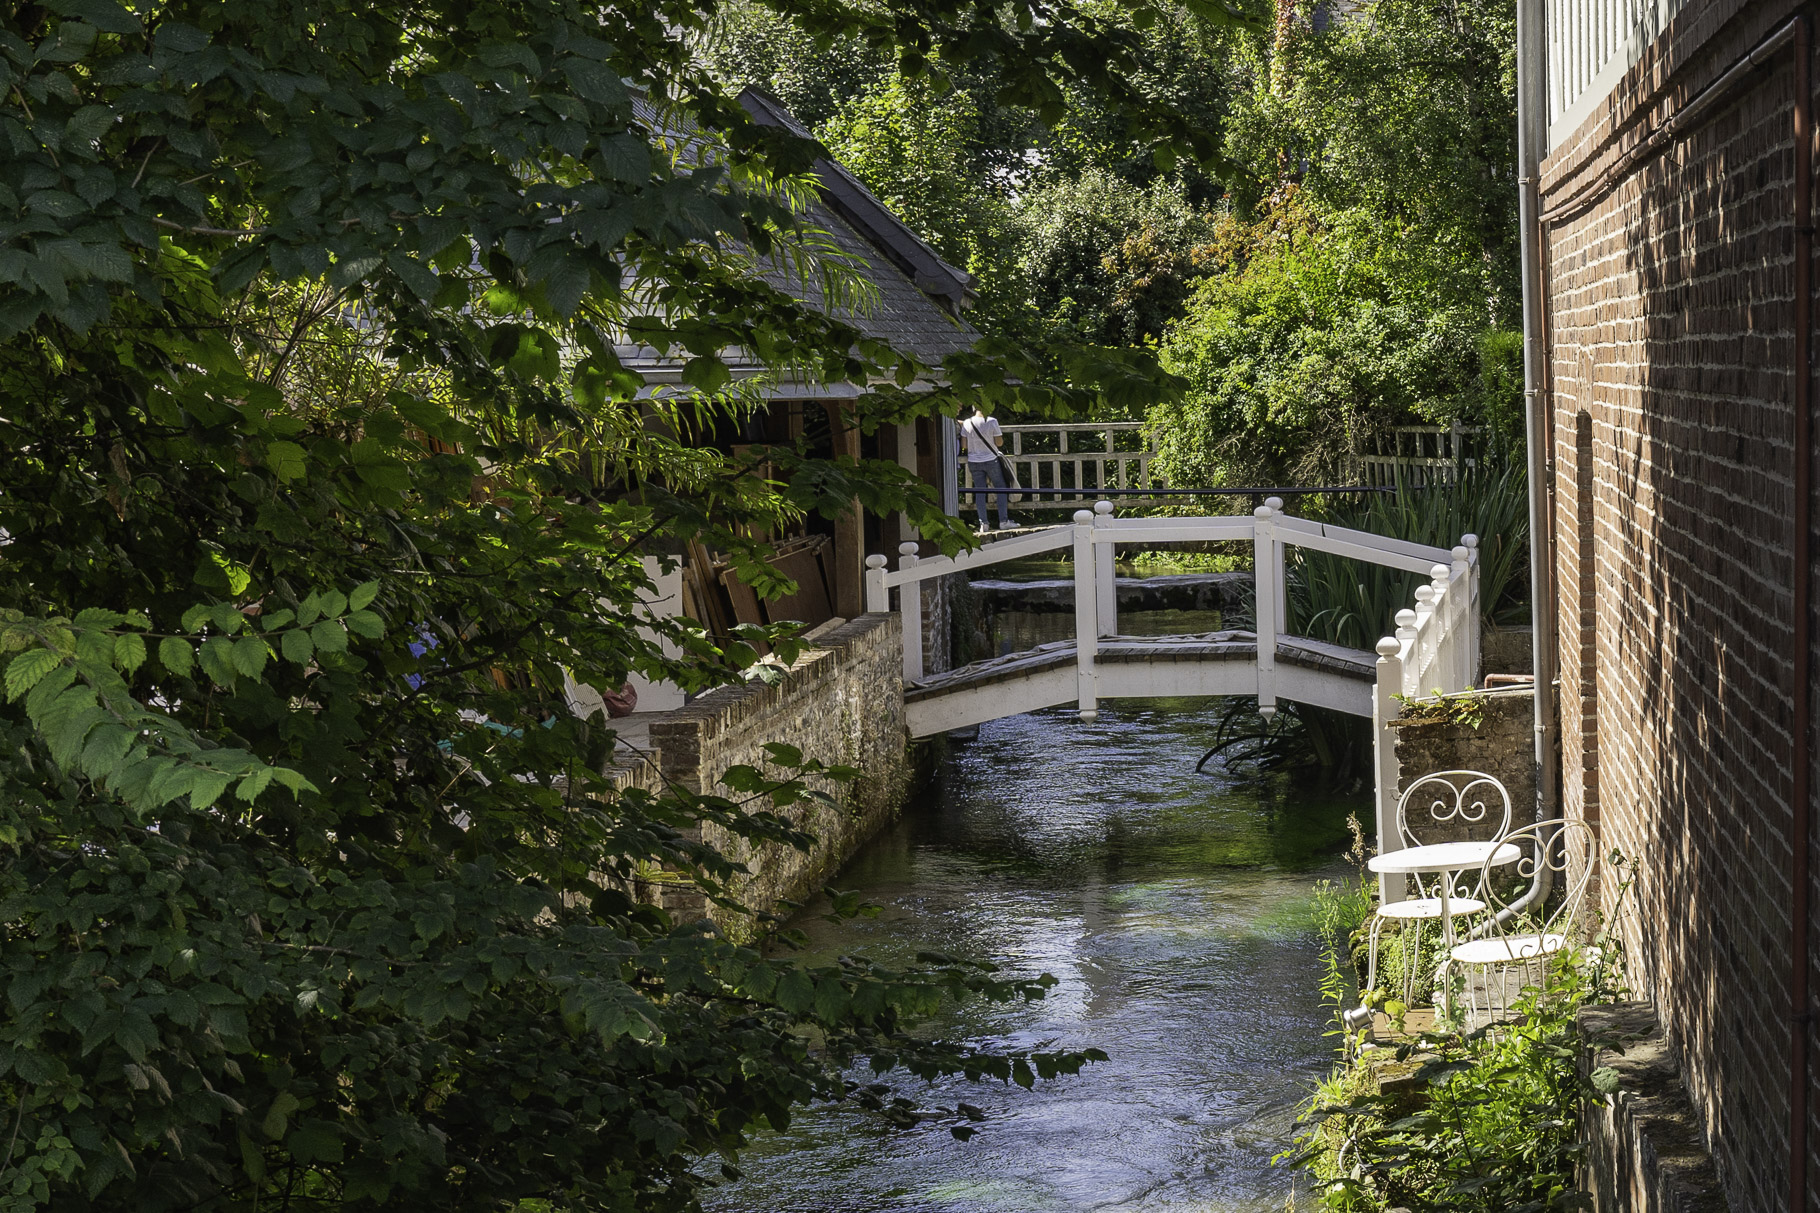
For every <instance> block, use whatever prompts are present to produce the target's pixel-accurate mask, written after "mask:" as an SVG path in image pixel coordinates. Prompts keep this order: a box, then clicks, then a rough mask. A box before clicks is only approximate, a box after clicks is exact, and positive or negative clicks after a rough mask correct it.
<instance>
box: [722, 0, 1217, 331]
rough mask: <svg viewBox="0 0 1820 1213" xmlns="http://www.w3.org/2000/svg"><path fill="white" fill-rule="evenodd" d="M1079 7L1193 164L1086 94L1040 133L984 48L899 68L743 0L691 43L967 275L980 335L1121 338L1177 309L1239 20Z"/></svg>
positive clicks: (1074, 87)
mask: <svg viewBox="0 0 1820 1213" xmlns="http://www.w3.org/2000/svg"><path fill="white" fill-rule="evenodd" d="M1085 8H1086V10H1087V11H1089V12H1091V13H1092V14H1093V17H1094V19H1095V20H1098V21H1103V22H1105V23H1106V24H1107V27H1108V28H1109V29H1116V30H1118V31H1120V34H1121V36H1122V37H1123V38H1125V39H1127V40H1128V42H1127V45H1128V46H1129V47H1130V52H1131V55H1132V59H1131V63H1132V68H1131V74H1130V76H1129V82H1130V84H1131V86H1132V87H1133V89H1135V90H1136V92H1137V93H1138V94H1139V95H1141V96H1142V97H1143V98H1144V104H1145V105H1147V106H1149V107H1151V108H1153V109H1155V110H1158V111H1162V112H1167V113H1170V114H1172V115H1174V116H1175V118H1176V120H1178V121H1180V122H1182V123H1184V124H1185V125H1186V126H1188V127H1190V128H1192V129H1194V130H1197V131H1200V132H1203V134H1204V136H1205V143H1204V145H1203V146H1201V147H1200V149H1199V151H1198V152H1197V153H1196V155H1195V156H1189V157H1182V156H1181V155H1180V154H1179V153H1180V151H1181V150H1182V149H1181V148H1179V147H1178V146H1176V145H1174V144H1171V143H1167V142H1164V143H1159V142H1158V141H1157V140H1156V138H1155V136H1154V134H1153V133H1146V132H1147V130H1148V129H1149V128H1148V127H1147V125H1146V124H1145V123H1144V122H1139V123H1135V124H1134V123H1133V122H1132V121H1131V108H1130V106H1129V104H1126V103H1109V102H1108V99H1107V96H1106V95H1105V94H1104V93H1103V92H1102V91H1100V90H1098V89H1096V88H1090V87H1084V86H1083V85H1082V84H1070V85H1067V86H1065V87H1064V89H1063V96H1064V100H1065V105H1064V108H1063V109H1062V110H1061V111H1059V116H1058V117H1057V121H1056V122H1055V124H1054V125H1052V126H1050V125H1045V124H1044V123H1043V122H1042V121H1039V120H1038V114H1037V113H1036V112H1034V111H1033V109H1032V108H1031V107H1030V106H1029V105H1028V104H1025V103H1020V102H1018V101H1016V100H1014V97H1016V96H1017V95H1018V93H1017V90H1016V89H1013V88H1010V87H1008V85H1009V83H1010V82H1009V81H1008V79H1007V77H1006V75H1005V73H1004V72H1003V70H1002V69H1001V66H1000V64H999V63H998V62H997V61H996V60H995V59H993V58H992V57H990V56H984V57H982V56H974V57H971V58H956V59H952V60H938V61H932V62H931V63H930V64H929V65H928V66H930V67H932V68H934V69H935V73H934V74H933V75H924V76H906V75H904V74H902V73H900V72H897V71H896V70H894V68H893V65H892V64H891V62H890V61H889V60H888V58H886V57H883V56H881V55H880V54H879V53H878V52H877V51H876V50H875V49H873V48H870V47H868V45H867V44H866V43H865V42H864V41H863V40H861V39H858V38H847V39H845V40H844V41H836V42H826V41H819V40H817V39H816V38H815V37H813V36H812V35H811V34H810V32H809V27H810V25H811V24H812V23H811V22H809V21H807V20H806V19H805V20H796V19H792V18H790V17H787V16H783V15H779V14H777V13H774V12H772V11H770V10H769V9H767V8H765V7H763V6H762V5H760V4H759V3H756V2H755V0H740V2H738V3H735V4H731V5H729V6H727V7H726V8H724V9H723V10H721V14H720V16H719V18H718V19H717V21H716V22H715V24H714V25H713V27H712V29H711V33H710V36H709V37H708V39H707V40H706V42H705V43H704V45H703V46H702V49H701V53H702V56H703V59H704V61H705V62H706V63H707V64H708V65H709V66H710V69H711V70H712V71H713V72H714V73H715V74H716V76H717V77H718V78H719V79H721V80H722V81H723V82H726V83H727V84H728V85H730V86H735V87H737V86H742V85H745V84H757V85H760V86H761V87H764V88H766V89H768V90H770V91H771V92H773V93H775V94H776V95H777V96H778V97H779V98H780V99H781V100H783V101H784V102H785V104H786V105H789V106H790V107H791V108H792V109H793V110H794V112H795V113H796V114H797V116H798V117H799V118H800V119H802V120H803V121H804V123H805V124H807V125H809V126H810V127H811V128H812V129H814V130H815V132H816V134H817V135H818V137H820V138H821V140H822V141H823V142H824V143H825V144H826V145H827V146H828V148H829V149H830V150H831V151H832V152H833V153H834V154H835V155H836V156H837V157H838V158H839V159H840V160H841V161H842V162H843V163H844V164H845V165H846V166H847V167H848V168H849V169H851V170H852V171H853V172H854V174H855V175H856V176H857V177H859V179H860V180H861V181H862V182H864V183H865V184H866V185H867V186H868V187H869V188H870V189H871V190H872V191H873V192H874V193H876V194H878V195H879V196H880V197H881V198H882V199H884V200H885V201H886V203H887V204H889V205H890V206H892V208H893V209H894V210H895V211H896V212H897V213H898V215H899V216H900V217H901V218H903V219H905V221H906V222H908V223H909V224H910V226H911V227H912V228H914V229H915V230H916V231H918V232H919V233H920V234H921V235H923V236H924V238H926V239H927V240H929V241H930V243H931V244H933V245H934V246H935V247H936V248H937V249H938V250H939V251H940V252H941V253H942V255H943V256H944V257H946V258H947V259H948V260H949V261H951V262H952V263H953V264H955V265H956V266H959V267H961V268H963V269H965V270H967V271H968V272H969V273H971V274H972V275H973V276H974V287H975V289H976V290H977V292H978V294H979V297H980V299H979V306H978V308H977V309H976V310H975V312H974V313H973V315H972V316H971V317H970V319H971V320H972V322H973V323H975V324H976V325H978V326H979V327H980V328H981V329H982V330H983V331H986V332H989V333H993V334H995V335H999V336H1005V337H1017V338H1020V339H1024V340H1032V341H1039V342H1043V343H1055V342H1081V341H1087V342H1092V343H1095V344H1101V345H1138V344H1143V343H1147V342H1149V341H1152V340H1154V339H1155V338H1156V337H1157V336H1158V335H1159V334H1160V333H1161V332H1162V331H1163V329H1164V328H1165V327H1166V325H1167V324H1168V323H1170V322H1171V321H1173V320H1174V319H1175V318H1177V317H1178V316H1179V315H1180V313H1181V309H1182V305H1183V303H1184V302H1185V300H1186V298H1187V295H1188V292H1189V284H1190V282H1191V280H1192V279H1193V278H1194V277H1195V276H1196V275H1197V274H1198V273H1199V272H1200V266H1199V263H1198V261H1197V260H1196V258H1195V257H1194V255H1193V249H1194V247H1195V244H1196V240H1197V233H1198V231H1199V230H1200V229H1203V228H1205V227H1206V226H1207V223H1208V220H1207V218H1206V217H1205V216H1204V215H1203V214H1201V213H1200V210H1201V209H1202V208H1205V207H1207V206H1208V205H1210V204H1211V203H1213V202H1214V201H1215V200H1216V199H1217V198H1218V197H1219V196H1220V195H1221V194H1222V193H1223V192H1224V187H1223V186H1221V185H1220V184H1219V183H1218V181H1217V180H1216V179H1215V178H1214V176H1212V175H1210V174H1211V173H1213V172H1215V171H1216V170H1217V171H1219V172H1224V171H1225V169H1224V168H1223V167H1221V166H1220V164H1219V162H1218V161H1217V159H1208V158H1207V157H1209V156H1210V155H1211V153H1212V149H1213V146H1214V143H1215V142H1216V139H1215V136H1216V134H1217V132H1218V130H1219V127H1220V123H1221V121H1222V118H1223V114H1224V112H1225V106H1226V99H1227V96H1228V95H1229V93H1230V91H1231V87H1232V85H1231V75H1230V73H1229V72H1228V70H1227V60H1228V58H1229V54H1228V51H1229V45H1230V43H1231V41H1232V38H1233V36H1234V35H1233V32H1232V31H1233V30H1234V28H1236V27H1238V26H1240V25H1243V24H1244V23H1245V21H1246V20H1249V19H1244V20H1235V18H1234V17H1233V15H1232V13H1229V12H1227V11H1225V10H1223V9H1217V8H1207V7H1205V6H1198V7H1197V6H1185V7H1176V6H1168V5H1165V6H1159V7H1157V8H1155V9H1148V8H1144V7H1136V8H1133V7H1131V6H1125V5H1117V4H1111V3H1097V2H1096V3H1092V4H1089V5H1087V6H1085ZM1197 157H1199V159H1197ZM1159 165H1161V166H1163V167H1159ZM1190 200H1192V201H1190Z"/></svg>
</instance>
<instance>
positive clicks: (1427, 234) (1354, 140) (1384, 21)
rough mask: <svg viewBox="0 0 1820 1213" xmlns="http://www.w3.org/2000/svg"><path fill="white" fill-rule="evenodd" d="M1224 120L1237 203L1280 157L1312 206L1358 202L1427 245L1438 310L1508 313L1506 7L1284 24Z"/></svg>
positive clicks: (1399, 236) (1455, 7)
mask: <svg viewBox="0 0 1820 1213" xmlns="http://www.w3.org/2000/svg"><path fill="white" fill-rule="evenodd" d="M1275 53H1276V55H1277V57H1278V60H1279V61H1278V62H1275V63H1273V64H1272V65H1271V66H1272V68H1273V69H1274V70H1273V71H1271V72H1270V73H1269V74H1268V76H1266V74H1265V73H1264V72H1262V71H1261V70H1260V71H1259V72H1258V73H1257V75H1256V79H1257V81H1258V84H1257V86H1256V87H1254V88H1253V89H1251V90H1249V91H1248V92H1246V93H1244V94H1242V95H1241V96H1240V97H1239V98H1237V99H1236V102H1235V105H1234V108H1233V112H1232V114H1231V116H1230V118H1229V119H1228V122H1227V125H1226V127H1225V132H1226V139H1227V143H1228V148H1229V153H1230V154H1231V155H1232V157H1233V160H1234V162H1235V165H1238V166H1243V167H1245V168H1248V169H1249V170H1250V174H1249V179H1248V180H1247V179H1238V180H1235V187H1236V189H1235V193H1236V195H1237V201H1238V203H1239V205H1240V206H1241V207H1242V208H1245V209H1250V208H1252V207H1255V206H1257V205H1258V204H1259V203H1260V202H1261V201H1262V200H1264V199H1266V198H1268V197H1269V196H1270V195H1271V194H1272V193H1273V192H1274V191H1276V190H1277V189H1278V188H1279V185H1280V182H1281V178H1280V174H1281V173H1282V171H1283V170H1284V168H1285V167H1289V168H1290V169H1291V173H1292V175H1293V176H1294V177H1295V178H1296V179H1297V180H1299V181H1300V183H1301V185H1302V187H1303V189H1304V191H1305V192H1306V194H1307V195H1308V198H1309V200H1310V202H1311V203H1312V204H1313V205H1314V206H1315V207H1317V208H1318V209H1319V210H1321V211H1323V212H1345V211H1354V210H1357V211H1361V212H1363V213H1365V214H1368V215H1370V216H1372V221H1373V222H1374V223H1375V224H1379V225H1381V226H1382V229H1383V231H1384V232H1385V234H1386V235H1387V236H1388V237H1390V238H1392V239H1396V240H1400V241H1407V242H1408V243H1410V244H1412V245H1418V246H1424V247H1427V248H1430V249H1432V250H1433V260H1434V263H1435V264H1436V265H1437V266H1441V267H1445V271H1446V272H1444V273H1441V274H1438V275H1437V276H1436V281H1435V282H1434V284H1433V285H1434V286H1435V287H1436V288H1438V290H1439V292H1440V293H1438V294H1437V295H1436V298H1435V302H1436V303H1437V304H1439V305H1441V306H1444V307H1456V306H1464V307H1466V308H1468V309H1474V308H1476V309H1477V310H1478V314H1479V322H1480V324H1481V325H1487V324H1488V325H1491V326H1493V327H1501V328H1511V327H1514V326H1515V324H1516V321H1517V318H1518V310H1517V309H1518V306H1519V300H1518V290H1517V284H1518V276H1517V275H1518V268H1517V213H1516V207H1517V197H1516V190H1515V189H1513V188H1512V186H1511V182H1512V181H1513V180H1514V179H1515V176H1516V70H1515V56H1516V6H1515V4H1514V3H1513V0H1497V2H1496V3H1492V4H1473V5H1466V4H1459V3H1452V2H1447V3H1441V4H1433V3H1426V2H1421V0H1374V2H1373V3H1371V4H1370V5H1369V6H1368V7H1367V8H1366V10H1365V11H1363V12H1360V13H1356V14H1352V15H1349V16H1348V17H1345V18H1341V19H1338V20H1335V21H1333V22H1331V23H1330V24H1329V25H1328V26H1327V28H1326V29H1325V30H1324V31H1321V32H1318V33H1316V32H1313V31H1306V30H1297V31H1294V32H1293V33H1292V34H1291V35H1290V36H1289V37H1288V38H1287V39H1284V40H1281V41H1280V42H1279V44H1278V45H1277V47H1276V48H1275Z"/></svg>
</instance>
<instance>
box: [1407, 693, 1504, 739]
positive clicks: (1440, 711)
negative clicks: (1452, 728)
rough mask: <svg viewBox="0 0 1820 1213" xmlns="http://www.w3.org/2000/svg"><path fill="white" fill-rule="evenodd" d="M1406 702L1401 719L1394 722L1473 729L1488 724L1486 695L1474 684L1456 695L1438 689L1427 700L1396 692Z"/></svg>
mask: <svg viewBox="0 0 1820 1213" xmlns="http://www.w3.org/2000/svg"><path fill="white" fill-rule="evenodd" d="M1391 698H1392V699H1395V700H1396V701H1397V702H1398V703H1400V704H1401V705H1402V710H1401V711H1400V712H1399V713H1398V715H1397V719H1396V721H1395V722H1393V723H1397V724H1402V723H1408V724H1457V725H1464V726H1466V727H1467V728H1469V729H1476V728H1478V727H1479V726H1480V725H1482V724H1484V723H1485V695H1484V694H1483V692H1480V691H1476V690H1474V689H1473V688H1472V687H1467V688H1466V689H1465V690H1464V691H1460V692H1458V693H1456V694H1452V695H1447V694H1443V693H1442V692H1441V691H1440V689H1439V688H1436V690H1435V692H1434V694H1433V695H1432V696H1431V697H1429V698H1427V699H1418V698H1412V697H1411V696H1408V695H1393V696H1391Z"/></svg>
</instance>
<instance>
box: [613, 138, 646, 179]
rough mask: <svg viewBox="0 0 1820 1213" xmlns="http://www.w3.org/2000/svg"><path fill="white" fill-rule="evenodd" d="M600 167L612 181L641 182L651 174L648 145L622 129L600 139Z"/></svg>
mask: <svg viewBox="0 0 1820 1213" xmlns="http://www.w3.org/2000/svg"><path fill="white" fill-rule="evenodd" d="M600 168H601V171H602V172H603V173H605V174H606V176H607V177H609V178H611V179H612V180H614V181H624V182H627V183H638V182H642V181H644V180H645V179H646V178H648V177H650V175H651V148H650V145H649V144H647V143H646V142H645V141H644V140H643V139H640V138H638V137H637V136H635V135H632V134H629V133H627V132H624V131H621V132H620V133H619V134H616V135H612V136H609V137H608V138H606V139H602V140H601V141H600Z"/></svg>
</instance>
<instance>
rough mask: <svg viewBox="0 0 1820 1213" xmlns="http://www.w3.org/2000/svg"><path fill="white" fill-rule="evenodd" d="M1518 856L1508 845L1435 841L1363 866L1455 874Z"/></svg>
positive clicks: (1374, 858)
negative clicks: (1462, 870) (1465, 869)
mask: <svg viewBox="0 0 1820 1213" xmlns="http://www.w3.org/2000/svg"><path fill="white" fill-rule="evenodd" d="M1522 854H1523V852H1522V850H1521V849H1520V848H1518V847H1516V846H1513V845H1512V844H1510V843H1508V842H1437V843H1435V844H1433V845H1432V846H1426V847H1407V848H1405V849H1403V850H1401V851H1386V852H1385V853H1384V854H1382V855H1374V856H1372V858H1371V862H1370V863H1369V864H1367V865H1366V866H1367V867H1369V868H1370V869H1371V870H1372V871H1374V872H1457V871H1459V870H1460V869H1461V868H1476V867H1479V866H1480V865H1481V864H1484V863H1486V862H1491V863H1495V864H1505V863H1515V862H1516V861H1517V859H1518V858H1519V857H1521V856H1522Z"/></svg>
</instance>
